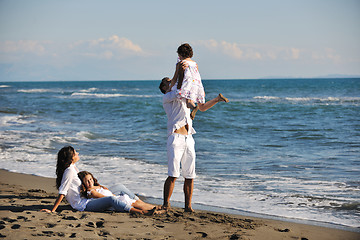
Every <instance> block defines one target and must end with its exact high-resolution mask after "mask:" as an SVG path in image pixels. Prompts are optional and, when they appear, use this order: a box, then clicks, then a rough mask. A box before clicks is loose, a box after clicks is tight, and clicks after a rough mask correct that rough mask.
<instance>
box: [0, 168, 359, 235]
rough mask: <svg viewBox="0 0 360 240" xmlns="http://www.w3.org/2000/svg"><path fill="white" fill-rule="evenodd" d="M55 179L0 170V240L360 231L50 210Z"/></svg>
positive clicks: (208, 215)
mask: <svg viewBox="0 0 360 240" xmlns="http://www.w3.org/2000/svg"><path fill="white" fill-rule="evenodd" d="M56 197H57V191H56V188H55V179H52V178H43V177H38V176H33V175H27V174H19V173H12V172H8V171H6V170H0V238H4V239H35V238H36V239H49V238H50V239H67V238H76V239H251V240H260V239H264V240H265V239H291V240H294V239H299V240H306V239H308V240H313V239H316V240H335V239H338V240H347V239H349V240H352V239H353V240H357V239H360V233H359V232H351V231H345V230H341V229H334V228H326V227H320V226H313V225H306V224H299V223H290V222H285V221H277V220H269V219H261V218H254V217H246V216H240V215H231V214H223V213H216V212H210V211H200V210H197V211H196V212H195V213H185V212H184V211H183V209H181V208H174V209H171V210H170V211H169V212H168V213H166V214H162V215H155V216H143V215H137V214H128V213H116V212H111V211H109V212H104V213H93V212H79V211H75V210H72V208H71V207H70V205H68V204H67V203H66V201H63V202H62V203H61V205H60V207H59V208H58V210H57V212H56V213H52V214H49V213H45V212H40V210H41V209H43V208H47V209H51V208H52V206H53V204H54V202H55V199H56Z"/></svg>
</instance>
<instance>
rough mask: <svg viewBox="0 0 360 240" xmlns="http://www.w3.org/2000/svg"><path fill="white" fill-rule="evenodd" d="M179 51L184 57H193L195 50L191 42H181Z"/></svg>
mask: <svg viewBox="0 0 360 240" xmlns="http://www.w3.org/2000/svg"><path fill="white" fill-rule="evenodd" d="M177 53H178V54H179V55H180V56H182V57H183V58H192V57H193V50H192V47H191V46H190V44H188V43H184V44H181V45H180V47H178V49H177Z"/></svg>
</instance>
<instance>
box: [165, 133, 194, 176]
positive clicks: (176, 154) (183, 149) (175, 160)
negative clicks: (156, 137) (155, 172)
mask: <svg viewBox="0 0 360 240" xmlns="http://www.w3.org/2000/svg"><path fill="white" fill-rule="evenodd" d="M167 157H168V175H169V176H170V177H176V178H178V177H180V163H181V169H182V176H183V177H184V178H186V179H192V178H195V177H196V174H195V157H196V154H195V141H194V138H193V137H192V135H191V134H190V135H182V134H178V133H173V134H171V135H170V136H169V137H168V140H167Z"/></svg>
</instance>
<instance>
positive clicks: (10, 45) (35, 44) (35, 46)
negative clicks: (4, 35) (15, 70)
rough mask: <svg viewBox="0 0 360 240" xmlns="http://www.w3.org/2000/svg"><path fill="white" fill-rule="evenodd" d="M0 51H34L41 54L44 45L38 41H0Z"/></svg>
mask: <svg viewBox="0 0 360 240" xmlns="http://www.w3.org/2000/svg"><path fill="white" fill-rule="evenodd" d="M0 52H4V53H34V54H36V55H41V54H44V53H45V47H44V45H43V43H40V42H39V41H28V40H20V41H17V42H15V41H4V42H0Z"/></svg>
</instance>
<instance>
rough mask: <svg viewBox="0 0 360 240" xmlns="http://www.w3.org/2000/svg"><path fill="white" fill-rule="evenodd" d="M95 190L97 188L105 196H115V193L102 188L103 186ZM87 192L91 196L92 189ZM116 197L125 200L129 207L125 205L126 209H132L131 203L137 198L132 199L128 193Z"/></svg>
mask: <svg viewBox="0 0 360 240" xmlns="http://www.w3.org/2000/svg"><path fill="white" fill-rule="evenodd" d="M95 190H96V191H97V192H98V193H101V194H102V195H104V196H106V197H111V196H114V194H113V193H112V192H111V191H110V190H108V189H105V188H102V187H100V188H96V189H95ZM87 194H88V196H89V195H90V194H91V191H87ZM115 197H116V198H117V199H119V200H120V201H121V202H123V203H125V204H126V205H127V207H125V210H127V211H130V209H131V205H132V204H133V203H135V202H136V200H134V199H131V198H130V197H129V195H127V194H124V195H118V196H115Z"/></svg>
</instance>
